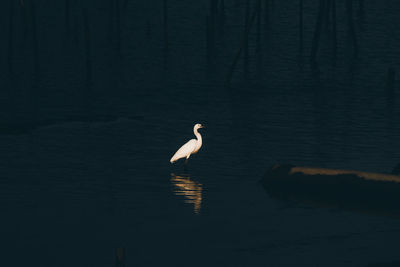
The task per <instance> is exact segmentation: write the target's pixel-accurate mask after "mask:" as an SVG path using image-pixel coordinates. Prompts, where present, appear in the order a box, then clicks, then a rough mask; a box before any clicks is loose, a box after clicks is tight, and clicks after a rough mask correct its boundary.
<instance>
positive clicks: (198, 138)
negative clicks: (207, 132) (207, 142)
mask: <svg viewBox="0 0 400 267" xmlns="http://www.w3.org/2000/svg"><path fill="white" fill-rule="evenodd" d="M193 133H194V135H195V136H196V138H197V140H198V141H199V142H201V141H202V140H201V134H200V133H199V132H198V129H196V130H193Z"/></svg>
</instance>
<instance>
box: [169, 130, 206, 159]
mask: <svg viewBox="0 0 400 267" xmlns="http://www.w3.org/2000/svg"><path fill="white" fill-rule="evenodd" d="M200 128H203V126H202V125H201V124H196V125H195V126H194V127H193V133H194V135H195V136H196V138H197V139H191V140H189V141H188V142H187V143H186V144H184V145H183V146H181V148H179V149H178V151H176V152H175V154H174V155H173V156H172V158H171V160H170V162H171V163H174V162H175V161H177V160H178V159H181V158H186V159H188V158H189V157H190V155H192V154H195V153H197V152H198V151H199V150H200V148H201V146H202V144H203V140H202V138H201V135H200V133H199V132H198V130H199V129H200Z"/></svg>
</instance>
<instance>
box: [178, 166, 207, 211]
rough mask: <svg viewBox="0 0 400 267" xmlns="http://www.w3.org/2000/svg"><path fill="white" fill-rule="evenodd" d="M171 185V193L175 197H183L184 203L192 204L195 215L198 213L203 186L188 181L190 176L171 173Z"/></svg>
mask: <svg viewBox="0 0 400 267" xmlns="http://www.w3.org/2000/svg"><path fill="white" fill-rule="evenodd" d="M171 183H172V184H173V185H174V189H173V192H174V194H175V195H177V196H184V197H185V203H190V204H193V206H194V207H193V210H194V213H195V214H199V213H200V208H201V201H202V190H203V186H202V184H200V183H197V182H194V181H192V180H191V179H190V175H188V174H182V175H177V174H174V173H171Z"/></svg>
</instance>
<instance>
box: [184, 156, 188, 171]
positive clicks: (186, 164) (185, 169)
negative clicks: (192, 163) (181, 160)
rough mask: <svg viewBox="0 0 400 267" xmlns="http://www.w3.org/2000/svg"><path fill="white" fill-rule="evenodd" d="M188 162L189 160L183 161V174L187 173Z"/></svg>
mask: <svg viewBox="0 0 400 267" xmlns="http://www.w3.org/2000/svg"><path fill="white" fill-rule="evenodd" d="M188 162H189V158H186V159H185V164H184V165H183V170H184V171H185V172H187V170H188V169H187V166H188Z"/></svg>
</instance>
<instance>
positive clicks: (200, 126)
mask: <svg viewBox="0 0 400 267" xmlns="http://www.w3.org/2000/svg"><path fill="white" fill-rule="evenodd" d="M201 128H204V125H202V124H200V123H197V124H195V125H194V130H198V129H201Z"/></svg>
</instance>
